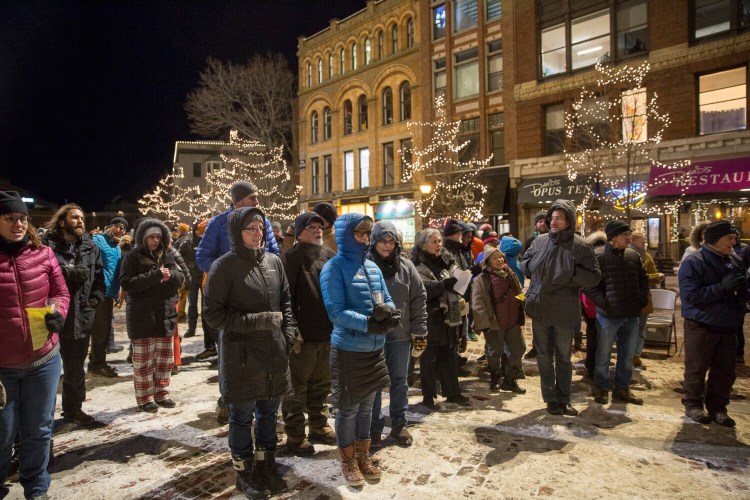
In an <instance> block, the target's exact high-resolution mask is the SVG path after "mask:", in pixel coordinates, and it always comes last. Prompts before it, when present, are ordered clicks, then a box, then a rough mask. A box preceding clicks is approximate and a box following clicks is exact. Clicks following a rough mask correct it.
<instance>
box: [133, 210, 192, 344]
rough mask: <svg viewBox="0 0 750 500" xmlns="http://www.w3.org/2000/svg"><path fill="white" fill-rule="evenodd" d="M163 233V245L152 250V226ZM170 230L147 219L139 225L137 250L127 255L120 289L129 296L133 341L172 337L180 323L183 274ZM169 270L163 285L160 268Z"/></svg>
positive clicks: (134, 248)
mask: <svg viewBox="0 0 750 500" xmlns="http://www.w3.org/2000/svg"><path fill="white" fill-rule="evenodd" d="M154 226H155V227H158V228H159V229H160V230H161V244H160V245H159V248H158V249H157V250H156V252H154V253H151V252H149V251H148V248H147V247H146V244H145V242H144V235H145V234H146V231H147V230H148V229H149V228H151V227H154ZM169 243H170V235H169V229H167V226H166V225H164V223H162V222H161V221H160V220H158V219H152V218H147V219H143V220H142V221H141V223H140V224H139V225H138V229H137V230H136V233H135V238H134V241H133V249H132V250H131V251H130V252H128V253H127V254H125V257H123V260H122V267H121V269H120V286H121V287H122V289H123V290H125V291H126V292H127V293H128V299H127V301H126V303H125V320H126V323H127V327H128V335H129V336H130V338H132V339H146V338H157V337H171V336H172V334H173V333H174V327H175V325H176V324H177V309H176V307H175V306H176V305H177V290H178V289H179V288H180V286H182V282H183V279H184V278H183V275H182V271H180V268H179V267H178V266H177V264H176V263H175V261H174V257H173V255H172V252H171V251H169V249H168V248H167V247H168V246H169ZM161 267H166V268H167V269H169V273H170V275H171V277H170V278H169V280H168V281H164V282H162V274H161V271H160V270H159V268H161Z"/></svg>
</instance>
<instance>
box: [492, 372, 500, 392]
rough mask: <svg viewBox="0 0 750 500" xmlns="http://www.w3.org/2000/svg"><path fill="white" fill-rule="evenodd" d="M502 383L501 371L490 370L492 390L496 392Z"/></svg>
mask: <svg viewBox="0 0 750 500" xmlns="http://www.w3.org/2000/svg"><path fill="white" fill-rule="evenodd" d="M499 384H500V372H499V371H497V372H490V392H496V391H497V386H498V385H499Z"/></svg>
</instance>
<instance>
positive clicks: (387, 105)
mask: <svg viewBox="0 0 750 500" xmlns="http://www.w3.org/2000/svg"><path fill="white" fill-rule="evenodd" d="M391 123H393V91H392V90H391V88H390V87H386V88H385V89H384V90H383V125H390V124H391Z"/></svg>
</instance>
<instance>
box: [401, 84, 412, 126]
mask: <svg viewBox="0 0 750 500" xmlns="http://www.w3.org/2000/svg"><path fill="white" fill-rule="evenodd" d="M398 93H399V101H400V104H401V110H400V111H401V113H400V116H399V118H400V120H401V121H405V120H411V84H410V83H409V82H403V83H402V84H401V86H400V87H399V89H398Z"/></svg>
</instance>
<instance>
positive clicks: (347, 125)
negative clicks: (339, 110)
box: [344, 99, 352, 135]
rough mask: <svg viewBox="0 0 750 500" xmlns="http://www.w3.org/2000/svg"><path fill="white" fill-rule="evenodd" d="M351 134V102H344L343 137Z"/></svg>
mask: <svg viewBox="0 0 750 500" xmlns="http://www.w3.org/2000/svg"><path fill="white" fill-rule="evenodd" d="M351 133H352V101H350V100H349V99H347V100H346V101H344V135H349V134H351Z"/></svg>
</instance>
